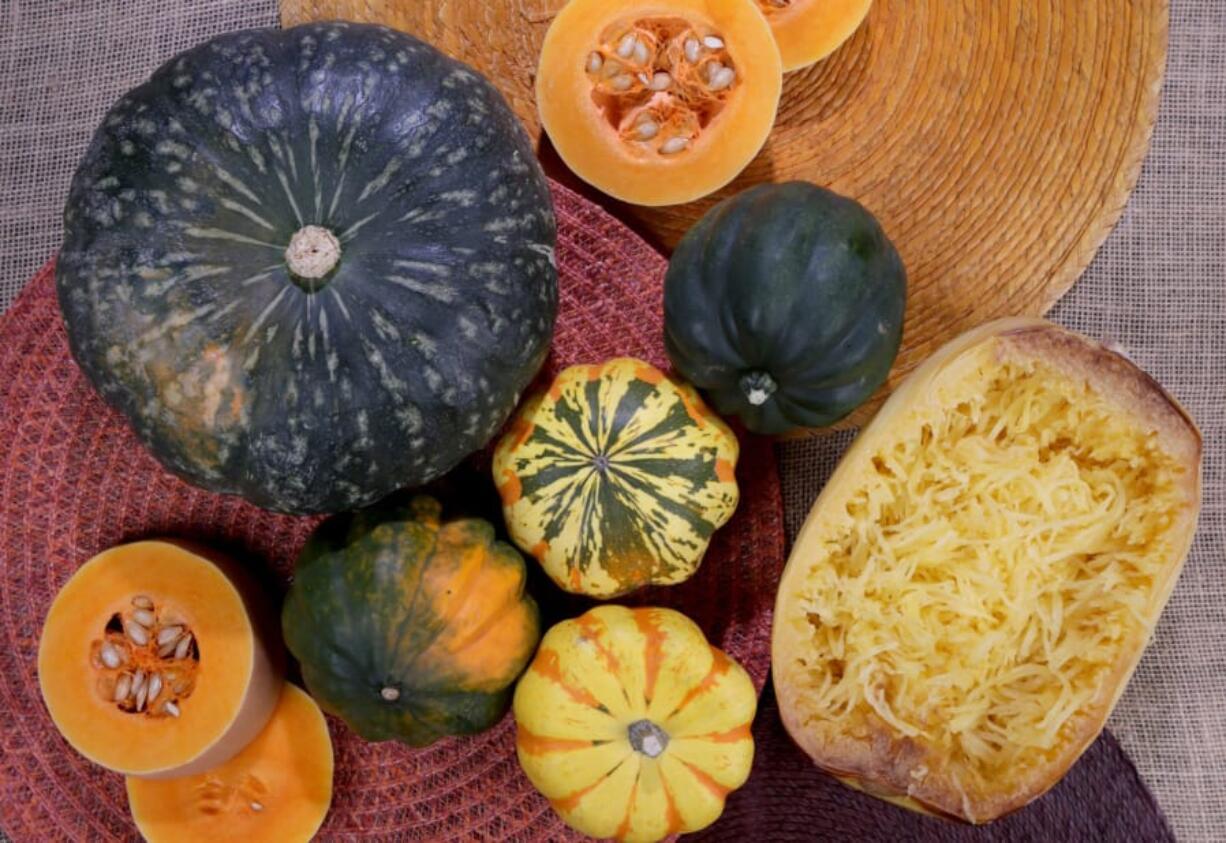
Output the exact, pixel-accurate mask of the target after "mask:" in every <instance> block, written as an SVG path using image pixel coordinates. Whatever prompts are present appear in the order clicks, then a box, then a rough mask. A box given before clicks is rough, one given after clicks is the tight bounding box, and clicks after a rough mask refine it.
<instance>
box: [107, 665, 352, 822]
mask: <svg viewBox="0 0 1226 843" xmlns="http://www.w3.org/2000/svg"><path fill="white" fill-rule="evenodd" d="M283 687H284V690H283V691H282V693H281V697H280V701H279V702H278V704H277V708H276V710H275V711H274V712H273V715H272V719H270V720H269V721H268V724H267V725H266V726H265V727H264V729H263V730H262V731H261V732H260V734H259V735H258V736H257V737H256V738H255V740H253V741H252V742H251V743H249V744H247V746H245V747H244V748H243V750H242V752H240V753H239V754H238V755H236V756H234V757H233V758H231V759H230V760H229V761H227V762H226V763H224V764H222V765H220V766H218V767H214V768H213V769H211V770H208V771H207V772H204V773H197V774H196V775H193V776H184V777H183V778H177V779H170V780H169V781H150V780H149V779H138V778H133V777H131V776H129V777H128V779H127V789H128V806H129V807H130V808H131V810H132V819H133V820H135V821H136V827H137V828H139V829H140V833H141V836H142V837H144V838H145V840H147V841H149V843H220V841H228V840H241V841H243V843H306V841H308V840H310V839H311V838H312V837H313V836H314V835H315V833H316V832H317V831H319V827H320V825H322V824H323V821H324V817H325V816H327V813H328V808H329V806H330V805H331V804H332V773H333V757H332V739H331V738H330V737H329V735H328V724H327V722H326V721H325V720H324V715H323V712H321V711H320V710H319V706H318V705H316V704H315V701H314V700H313V699H311V698H310V697H309V696H308V695H307V693H306V692H305V691H302V690H300V689H298V688H297V687H296V686H294V685H291V684H290V683H288V682H286V683H284V686H283Z"/></svg>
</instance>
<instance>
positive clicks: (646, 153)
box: [536, 0, 782, 205]
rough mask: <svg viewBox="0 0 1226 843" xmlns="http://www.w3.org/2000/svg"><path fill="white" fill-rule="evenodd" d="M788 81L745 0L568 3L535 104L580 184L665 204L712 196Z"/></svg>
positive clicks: (548, 42) (754, 140) (549, 37)
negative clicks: (580, 181) (784, 77)
mask: <svg viewBox="0 0 1226 843" xmlns="http://www.w3.org/2000/svg"><path fill="white" fill-rule="evenodd" d="M781 74H782V70H781V65H780V60H779V50H778V48H777V47H776V46H775V42H774V39H773V37H772V36H771V33H770V28H769V27H768V26H767V24H766V20H765V19H764V18H763V17H762V14H761V12H760V11H759V10H758V9H757V8H756V7H755V6H754V5H753V4H752V3H749V2H746V0H664V2H652V3H645V2H629V3H608V2H606V0H571V2H569V3H567V4H566V5H565V6H564V7H563V8H562V9H561V10H560V11H559V12H558V14H557V16H556V17H555V18H554V20H553V23H552V24H551V25H550V28H549V31H548V33H547V34H546V36H545V42H544V44H543V45H542V48H541V57H540V64H539V67H538V69H537V77H536V79H537V82H536V94H537V105H538V108H539V110H540V117H541V123H542V125H543V126H544V128H545V131H546V132H547V133H548V134H549V137H550V140H551V141H552V142H553V145H554V148H555V149H557V151H558V154H559V155H560V156H561V158H562V160H563V161H565V162H566V164H567V166H569V167H570V168H571V169H572V170H573V171H574V172H575V173H576V174H577V175H578V176H579V177H580V178H582V179H584V180H585V181H587V182H589V183H591V184H592V185H594V186H595V187H597V188H598V189H600V190H602V191H604V192H605V193H608V194H609V195H611V196H614V197H617V198H619V199H623V200H625V201H627V202H633V203H636V204H640V205H667V204H674V203H678V202H687V201H689V200H691V199H696V198H699V197H701V196H705V195H706V194H708V193H710V192H712V191H714V190H717V189H718V188H720V187H722V186H723V185H724V184H726V183H727V182H729V181H730V180H732V178H734V177H735V176H736V175H737V173H739V172H740V171H741V170H742V169H743V168H744V167H745V165H746V164H748V163H749V161H750V160H751V159H752V158H753V157H754V156H755V155H756V154H757V153H758V150H759V149H761V147H762V145H763V144H764V143H765V141H766V138H767V135H769V133H770V130H771V126H772V124H773V123H774V120H775V111H776V108H777V106H778V103H779V94H780V90H781V88H782V76H781Z"/></svg>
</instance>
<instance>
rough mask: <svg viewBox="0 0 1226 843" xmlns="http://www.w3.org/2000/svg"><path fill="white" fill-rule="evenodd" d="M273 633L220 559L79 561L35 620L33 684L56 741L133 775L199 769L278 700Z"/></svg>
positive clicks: (250, 592) (164, 548)
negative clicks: (38, 626) (38, 633)
mask: <svg viewBox="0 0 1226 843" xmlns="http://www.w3.org/2000/svg"><path fill="white" fill-rule="evenodd" d="M275 636H276V627H275V626H273V625H271V621H270V616H269V614H268V612H267V611H266V609H265V608H264V607H263V604H262V601H261V600H260V597H259V594H258V593H257V589H256V587H255V584H254V583H253V582H250V581H249V580H248V578H247V575H246V572H245V571H243V570H241V569H240V568H239V567H238V565H237V564H236V563H235V562H233V561H232V560H230V559H227V558H225V557H223V556H220V555H218V554H216V553H214V552H213V551H210V550H206V549H204V548H200V547H197V546H194V545H181V544H179V543H173V542H168V541H143V542H136V543H134V544H127V545H121V546H119V547H115V548H111V549H110V550H107V551H105V552H103V553H100V554H99V555H97V556H95V557H94V558H93V559H90V560H89V561H88V562H86V563H85V564H84V565H82V566H81V567H80V568H79V569H78V570H77V572H76V573H75V574H73V576H72V577H71V578H70V579H69V580H68V582H67V583H65V585H64V587H63V588H62V589H61V590H60V592H59V594H58V595H56V598H55V600H54V601H53V603H52V604H51V609H50V611H49V612H48V614H47V620H46V622H45V623H44V624H43V632H42V637H41V640H40V641H39V649H38V681H39V685H40V687H41V690H42V694H43V700H44V702H45V703H46V704H47V709H48V711H49V712H50V713H51V719H52V720H53V721H54V723H55V726H56V728H57V729H59V731H60V734H61V735H63V736H64V738H65V740H67V741H68V743H69V744H71V745H72V747H73V748H74V749H76V750H77V751H78V752H80V753H81V754H82V755H84V756H85V757H86V758H88V759H89V760H91V761H93V762H94V763H96V764H99V765H101V766H103V767H107V768H108V769H111V770H116V771H118V772H121V773H127V774H129V775H134V776H144V777H149V778H168V777H174V776H183V775H188V774H191V773H196V772H201V771H204V770H207V769H209V768H210V767H213V766H216V765H217V764H221V763H222V762H224V761H226V760H227V759H229V758H231V757H232V756H233V755H234V754H235V753H237V752H238V751H239V750H241V749H242V748H243V747H244V746H245V745H246V744H247V743H249V742H250V741H251V740H252V739H253V738H254V737H255V736H256V735H257V734H259V732H260V730H261V729H262V728H263V727H264V724H265V723H267V722H268V718H269V717H270V716H272V712H273V709H274V708H275V707H276V704H277V699H278V697H279V696H280V693H281V684H282V679H281V673H282V659H281V656H280V652H281V651H280V648H279V647H276V646H273V644H272V643H270V642H275V641H276V637H275Z"/></svg>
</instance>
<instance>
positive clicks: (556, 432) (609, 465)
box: [494, 357, 739, 598]
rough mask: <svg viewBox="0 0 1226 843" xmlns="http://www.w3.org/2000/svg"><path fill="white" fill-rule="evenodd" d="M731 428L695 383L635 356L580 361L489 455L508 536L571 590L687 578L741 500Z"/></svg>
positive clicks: (529, 405)
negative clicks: (591, 362)
mask: <svg viewBox="0 0 1226 843" xmlns="http://www.w3.org/2000/svg"><path fill="white" fill-rule="evenodd" d="M738 451H739V447H738V444H737V440H736V436H734V435H733V433H732V431H730V430H729V429H728V427H727V426H726V425H725V424H724V423H723V422H722V421H720V419H719V417H718V416H716V415H715V414H714V413H712V412H711V411H710V410H708V409H707V407H706V405H704V404H703V402H702V399H700V398H699V397H698V393H697V392H696V391H695V390H694V388H693V387H691V386H689V385H688V384H684V383H680V382H677V381H673V380H670V379H669V378H667V377H665V375H664V373H663V372H661V371H660V370H659V369H656V368H655V367H653V366H651V365H650V364H648V363H644V362H643V361H641V360H635V359H633V358H630V357H621V358H616V359H613V360H609V361H607V362H605V363H602V364H599V365H590V366H573V367H571V368H569V369H567V370H565V371H564V372H562V373H561V374H560V375H558V377H557V379H556V380H555V381H554V382H553V385H552V386H551V387H550V388H549V389H548V390H546V391H545V392H543V393H540V394H538V395H536V396H534V397H532V398H531V399H529V400H528V401H527V402H526V403H525V404H524V406H523V408H522V409H521V410H520V411H519V414H518V415H517V416H516V418H515V420H514V422H513V423H512V425H511V427H510V428H509V430H508V432H507V433H506V435H504V436H503V438H502V440H501V441H500V442H499V443H498V448H497V450H496V452H495V454H494V482H495V483H497V484H498V488H499V491H500V493H501V495H502V503H503V513H504V515H505V516H506V522H507V529H508V530H509V531H510V534H511V538H512V539H513V540H514V541H515V543H516V544H518V545H519V546H520V547H521V548H523V549H524V550H525V551H527V552H528V553H531V554H532V555H533V556H535V557H536V558H537V559H538V560H539V561H540V563H541V565H542V566H544V568H545V571H546V572H547V573H548V574H549V576H550V577H552V578H553V580H554V582H556V583H557V584H558V585H559V586H560V587H562V588H564V589H566V590H567V591H572V592H577V593H582V594H588V595H591V596H593V597H601V598H608V597H614V596H617V595H619V594H625V593H626V592H629V591H633V590H634V589H636V588H639V587H640V586H644V585H648V584H656V585H666V584H672V583H678V582H681V581H683V580H686V579H688V578H689V577H690V576H691V575H693V573H694V572H695V571H696V570H697V569H698V565H699V563H700V562H701V561H702V557H703V554H704V553H705V552H706V549H707V545H708V544H709V543H710V540H711V534H712V533H714V532H715V530H717V529H718V528H719V527H720V526H722V525H723V524H724V523H725V522H726V521H727V520H728V519H729V518H730V517H732V513H733V510H735V509H736V505H737V500H738V490H737V484H736V476H735V469H736V460H737V454H738Z"/></svg>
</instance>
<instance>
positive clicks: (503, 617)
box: [281, 496, 540, 746]
mask: <svg viewBox="0 0 1226 843" xmlns="http://www.w3.org/2000/svg"><path fill="white" fill-rule="evenodd" d="M441 512H442V507H441V506H440V505H439V503H438V501H436V500H434V499H433V498H429V497H425V496H420V497H416V498H413V499H412V500H411V501H408V502H399V501H390V502H387V503H384V504H380V505H378V506H376V507H371V508H368V509H366V510H363V511H360V512H357V513H352V514H345V515H337V516H333V517H332V518H330V519H328V520H327V521H325V522H324V523H323V524H321V525H320V526H319V528H318V529H317V530H316V531H315V533H314V534H312V536H311V538H310V539H309V540H308V542H307V544H306V546H305V547H304V548H303V550H302V554H301V555H300V556H299V557H298V562H297V565H296V567H295V569H294V581H293V583H292V584H291V586H290V590H289V595H288V596H287V597H286V600H285V607H284V609H283V610H282V619H281V620H282V628H283V629H284V632H285V642H286V644H287V645H288V646H289V649H290V652H292V653H293V654H294V656H295V657H296V658H297V659H298V661H299V662H301V663H302V676H303V679H305V680H306V685H307V689H308V690H309V691H310V692H311V695H312V696H314V697H315V699H316V700H318V701H319V703H320V705H322V706H323V708H324V710H325V711H328V712H329V713H332V714H335V715H337V716H338V717H340V718H342V719H343V720H344V721H345V722H346V723H347V724H348V725H349V726H350V728H352V729H353V730H354V731H356V732H357V733H358V734H359V735H361V736H362V737H363V738H365V739H366V740H370V741H383V740H390V739H395V740H399V741H403V742H404V743H407V744H411V745H414V746H420V745H424V744H428V743H431V742H433V741H435V740H438V739H439V738H441V737H445V736H447V735H469V734H473V733H476V732H480V731H481V730H483V729H487V728H489V727H490V726H492V725H494V724H495V723H496V722H497V721H498V720H499V718H501V717H502V715H503V714H504V713H505V712H506V709H507V703H508V701H509V697H510V686H511V683H512V682H514V681H515V679H516V678H517V677H518V676H519V674H520V672H521V671H522V670H523V669H524V666H525V665H527V663H528V659H529V658H531V656H532V651H533V650H534V649H536V644H537V640H538V639H539V638H540V621H539V619H538V616H537V609H536V603H535V602H534V601H533V600H532V598H531V596H529V595H528V594H527V593H526V592H525V591H524V578H525V574H526V572H525V568H524V561H523V559H522V557H520V555H519V554H518V553H516V551H515V549H514V548H513V547H511V546H510V545H507V544H505V543H504V542H499V541H495V540H494V528H493V527H492V526H490V524H489V523H487V522H485V521H482V520H480V519H476V518H468V519H461V520H456V521H448V522H444V521H442V520H441Z"/></svg>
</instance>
